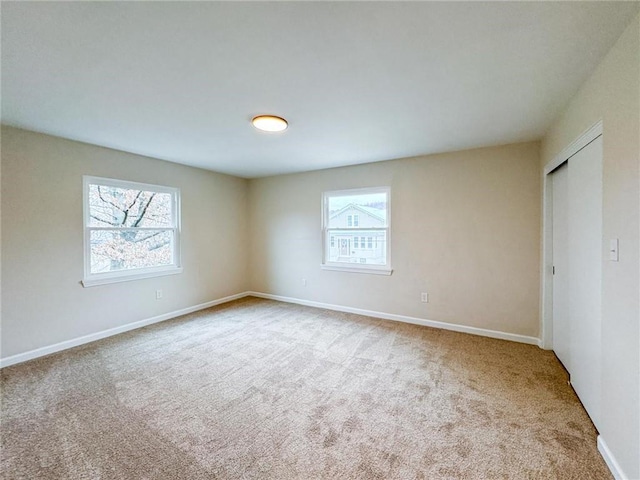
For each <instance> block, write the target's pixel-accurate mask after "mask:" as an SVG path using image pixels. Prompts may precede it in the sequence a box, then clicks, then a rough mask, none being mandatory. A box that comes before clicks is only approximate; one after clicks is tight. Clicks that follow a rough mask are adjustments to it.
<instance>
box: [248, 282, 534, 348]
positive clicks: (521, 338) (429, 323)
mask: <svg viewBox="0 0 640 480" xmlns="http://www.w3.org/2000/svg"><path fill="white" fill-rule="evenodd" d="M248 294H249V295H251V296H253V297H260V298H267V299H270V300H278V301H280V302H286V303H296V304H298V305H306V306H308V307H318V308H325V309H327V310H335V311H338V312H346V313H356V314H358V315H365V316H367V317H375V318H382V319H384V320H394V321H396V322H405V323H413V324H415V325H423V326H425V327H433V328H440V329H442V330H451V331H454V332H461V333H470V334H472V335H480V336H482V337H491V338H498V339H500V340H510V341H512V342H519V343H526V344H529V345H540V339H538V338H536V337H527V336H525V335H517V334H515V333H506V332H498V331H496V330H487V329H484V328H477V327H468V326H465V325H456V324H454V323H445V322H437V321H435V320H426V319H424V318H417V317H409V316H406V315H396V314H394V313H384V312H375V311H373V310H363V309H361V308H353V307H345V306H343V305H332V304H329V303H321V302H314V301H311V300H302V299H300V298H292V297H283V296H280V295H272V294H270V293H260V292H248Z"/></svg>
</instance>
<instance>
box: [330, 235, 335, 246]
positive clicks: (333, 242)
mask: <svg viewBox="0 0 640 480" xmlns="http://www.w3.org/2000/svg"><path fill="white" fill-rule="evenodd" d="M335 246H336V237H334V236H333V235H331V248H335Z"/></svg>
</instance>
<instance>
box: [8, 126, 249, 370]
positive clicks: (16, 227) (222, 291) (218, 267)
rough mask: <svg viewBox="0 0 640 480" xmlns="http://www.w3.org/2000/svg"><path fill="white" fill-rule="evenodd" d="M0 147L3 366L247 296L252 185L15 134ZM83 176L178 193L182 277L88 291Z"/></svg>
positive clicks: (21, 132)
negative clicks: (158, 295)
mask: <svg viewBox="0 0 640 480" xmlns="http://www.w3.org/2000/svg"><path fill="white" fill-rule="evenodd" d="M1 139H2V232H3V237H2V279H3V284H2V325H1V326H2V351H1V356H2V358H6V357H8V356H11V355H14V354H18V353H23V352H26V351H29V350H33V349H36V348H39V347H44V346H49V345H52V344H55V343H57V342H61V341H65V340H71V339H74V338H77V337H79V336H82V335H87V334H91V333H96V332H99V331H102V330H105V329H109V328H113V327H118V326H121V325H125V324H128V323H131V322H134V321H138V320H144V319H147V318H150V317H153V316H156V315H160V314H163V313H167V312H172V311H175V310H178V309H182V308H186V307H191V306H194V305H197V304H200V303H204V302H208V301H212V300H215V299H218V298H221V297H224V296H227V295H231V294H235V293H239V292H243V291H245V290H247V284H246V279H247V273H246V267H247V247H248V244H247V241H246V239H247V238H248V235H247V227H248V224H247V221H246V220H247V219H246V211H247V188H248V187H247V181H246V180H243V179H239V178H234V177H230V176H226V175H220V174H216V173H212V172H209V171H205V170H200V169H196V168H191V167H185V166H182V165H177V164H172V163H168V162H163V161H160V160H155V159H151V158H147V157H141V156H137V155H132V154H128V153H124V152H119V151H115V150H110V149H106V148H100V147H96V146H93V145H88V144H83V143H78V142H73V141H70V140H63V139H60V138H56V137H50V136H46V135H40V134H37V133H32V132H27V131H24V130H18V129H13V128H6V127H3V128H2V138H1ZM82 175H96V176H101V177H110V178H118V179H122V180H132V181H139V182H146V183H152V184H159V185H169V186H175V187H179V188H180V189H181V194H182V237H181V239H182V262H183V267H184V272H183V273H182V274H179V275H171V276H165V277H157V278H151V279H144V280H136V281H130V282H123V283H116V284H109V285H102V286H96V287H90V288H83V287H82V286H81V285H80V280H81V279H82V275H83V245H82V237H83V235H82ZM156 289H162V290H163V298H162V299H161V300H156V299H155V290H156Z"/></svg>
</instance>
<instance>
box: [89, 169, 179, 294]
mask: <svg viewBox="0 0 640 480" xmlns="http://www.w3.org/2000/svg"><path fill="white" fill-rule="evenodd" d="M83 182H84V185H83V186H84V225H85V227H84V237H85V240H84V242H85V247H84V250H85V271H84V280H83V285H84V286H92V285H99V284H103V283H112V282H118V281H125V280H133V279H136V278H147V277H153V276H158V275H168V274H173V273H180V272H181V271H182V269H181V268H180V239H179V233H180V191H179V190H178V189H177V188H172V187H164V186H159V185H148V184H143V183H136V182H126V181H122V180H113V179H108V178H99V177H89V176H85V177H84V180H83Z"/></svg>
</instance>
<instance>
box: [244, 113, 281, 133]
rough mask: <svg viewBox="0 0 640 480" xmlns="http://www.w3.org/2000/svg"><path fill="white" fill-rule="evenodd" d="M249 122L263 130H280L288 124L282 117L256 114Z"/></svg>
mask: <svg viewBox="0 0 640 480" xmlns="http://www.w3.org/2000/svg"><path fill="white" fill-rule="evenodd" d="M251 123H252V124H253V126H254V127H256V128H257V129H258V130H262V131H263V132H282V131H283V130H286V129H287V127H288V126H289V124H288V123H287V121H286V120H285V119H284V118H282V117H276V116H275V115H258V116H257V117H253V119H252V120H251Z"/></svg>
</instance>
